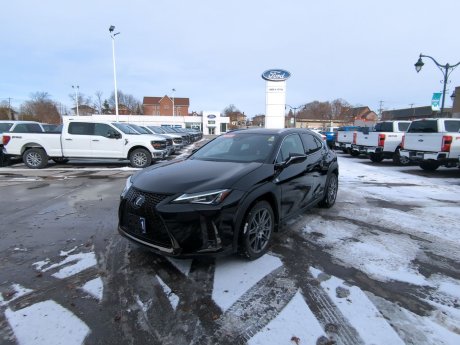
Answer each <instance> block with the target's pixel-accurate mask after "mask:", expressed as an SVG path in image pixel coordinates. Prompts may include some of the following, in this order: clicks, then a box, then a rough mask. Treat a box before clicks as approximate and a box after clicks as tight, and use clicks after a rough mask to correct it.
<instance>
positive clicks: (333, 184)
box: [318, 173, 339, 208]
mask: <svg viewBox="0 0 460 345" xmlns="http://www.w3.org/2000/svg"><path fill="white" fill-rule="evenodd" d="M338 190H339V178H338V176H337V174H336V173H332V174H331V175H330V176H329V178H328V179H327V186H326V192H325V194H324V198H323V200H321V201H320V202H319V204H318V205H319V207H323V208H331V207H332V206H334V204H335V200H336V199H337V192H338Z"/></svg>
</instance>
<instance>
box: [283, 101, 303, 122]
mask: <svg viewBox="0 0 460 345" xmlns="http://www.w3.org/2000/svg"><path fill="white" fill-rule="evenodd" d="M286 107H289V108H291V109H292V110H294V128H296V126H297V118H296V111H297V109H300V108H302V107H303V105H299V106H298V107H292V106H290V105H289V104H286ZM286 107H285V108H286Z"/></svg>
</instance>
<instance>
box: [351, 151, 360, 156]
mask: <svg viewBox="0 0 460 345" xmlns="http://www.w3.org/2000/svg"><path fill="white" fill-rule="evenodd" d="M350 155H352V156H353V157H358V156H359V155H360V153H359V151H356V150H350Z"/></svg>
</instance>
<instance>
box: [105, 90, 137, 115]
mask: <svg viewBox="0 0 460 345" xmlns="http://www.w3.org/2000/svg"><path fill="white" fill-rule="evenodd" d="M117 97H118V107H120V106H123V107H124V108H125V109H126V110H127V111H128V113H129V114H138V112H139V111H141V109H142V102H141V101H139V100H138V99H137V98H136V97H134V96H133V95H130V94H127V93H124V92H123V91H121V90H118V91H117ZM108 103H109V105H110V107H111V108H112V109H115V92H112V94H111V95H110V98H109V99H108Z"/></svg>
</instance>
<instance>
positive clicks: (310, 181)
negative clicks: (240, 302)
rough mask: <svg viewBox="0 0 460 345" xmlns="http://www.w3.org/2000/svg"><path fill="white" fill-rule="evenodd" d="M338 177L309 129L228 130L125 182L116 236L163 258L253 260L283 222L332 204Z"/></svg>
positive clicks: (331, 159)
mask: <svg viewBox="0 0 460 345" xmlns="http://www.w3.org/2000/svg"><path fill="white" fill-rule="evenodd" d="M338 174H339V167H338V163H337V157H336V155H335V153H334V152H333V151H331V150H330V149H329V148H328V147H327V145H326V144H325V143H324V142H323V141H322V140H321V138H320V137H319V136H318V135H317V134H316V133H314V132H312V131H309V130H307V129H299V128H297V129H294V128H293V129H247V130H236V131H232V132H230V133H226V134H223V135H221V136H218V137H216V138H215V139H214V140H212V141H210V142H208V143H207V144H205V145H204V146H202V147H201V148H199V149H198V150H197V151H196V152H194V153H193V154H192V155H191V156H189V157H187V158H183V159H179V160H174V161H170V162H164V163H160V164H158V165H156V166H152V167H150V168H147V169H145V170H143V171H141V172H139V173H137V174H135V175H133V176H131V177H129V178H128V179H127V181H126V186H125V188H124V190H123V192H122V193H121V200H120V205H119V212H118V215H119V225H118V230H119V232H120V234H121V235H123V236H125V237H126V238H128V239H129V240H131V241H133V242H135V243H137V244H140V245H143V246H145V247H147V248H149V249H151V250H153V251H155V252H158V253H160V254H164V255H170V256H177V257H188V256H199V255H221V254H229V253H236V252H237V251H239V252H240V253H242V254H243V255H244V256H246V257H247V258H249V259H256V258H258V257H260V256H262V255H263V254H264V253H265V252H266V251H267V250H268V248H269V245H270V242H271V239H272V235H273V232H276V231H279V230H280V229H281V228H282V225H283V224H284V223H285V221H286V220H288V219H290V218H292V217H294V216H296V215H298V214H299V213H302V212H304V211H305V210H307V209H309V208H311V207H314V206H316V205H319V206H322V207H332V206H333V205H334V203H335V200H336V196H337V190H338Z"/></svg>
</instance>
